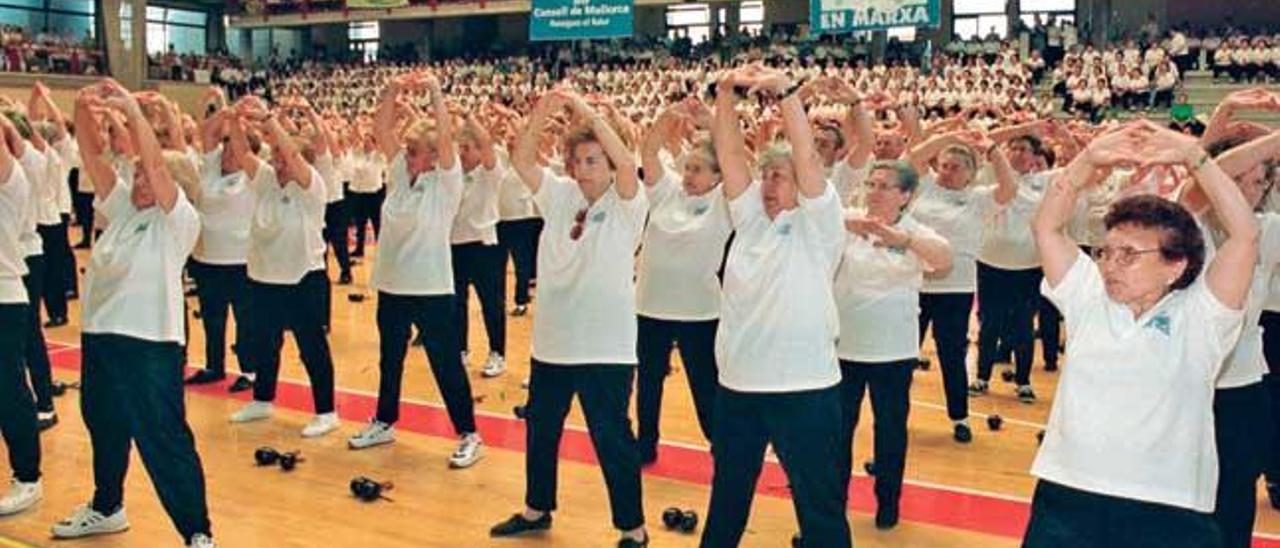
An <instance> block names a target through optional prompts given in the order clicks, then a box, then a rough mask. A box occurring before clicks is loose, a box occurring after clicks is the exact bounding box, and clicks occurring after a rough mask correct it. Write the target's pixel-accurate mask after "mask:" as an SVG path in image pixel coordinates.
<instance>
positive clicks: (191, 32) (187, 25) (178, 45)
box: [147, 6, 209, 55]
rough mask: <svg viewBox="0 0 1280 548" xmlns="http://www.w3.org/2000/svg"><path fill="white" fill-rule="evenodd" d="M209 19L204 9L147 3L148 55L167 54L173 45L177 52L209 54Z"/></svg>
mask: <svg viewBox="0 0 1280 548" xmlns="http://www.w3.org/2000/svg"><path fill="white" fill-rule="evenodd" d="M208 19H209V14H208V13H207V12H203V11H196V10H184V9H178V8H166V7H161V6H147V54H149V55H150V54H156V53H165V52H167V51H169V47H170V46H173V51H174V52H175V53H178V54H184V53H192V54H197V55H203V54H205V53H207V52H208V48H207V47H206V45H207V44H206V40H207V39H208V38H207V31H206V25H207V22H208Z"/></svg>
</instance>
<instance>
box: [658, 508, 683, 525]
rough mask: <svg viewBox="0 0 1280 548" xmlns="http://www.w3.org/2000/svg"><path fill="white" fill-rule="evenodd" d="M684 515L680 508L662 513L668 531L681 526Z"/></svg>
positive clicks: (668, 509)
mask: <svg viewBox="0 0 1280 548" xmlns="http://www.w3.org/2000/svg"><path fill="white" fill-rule="evenodd" d="M683 515H684V512H681V511H680V509H679V508H676V507H675V506H672V507H670V508H667V509H666V510H663V511H662V524H663V525H665V526H666V527H667V529H675V528H676V527H679V526H680V518H681V517H682V516H683Z"/></svg>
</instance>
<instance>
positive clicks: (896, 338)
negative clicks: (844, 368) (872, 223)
mask: <svg viewBox="0 0 1280 548" xmlns="http://www.w3.org/2000/svg"><path fill="white" fill-rule="evenodd" d="M846 216H847V217H852V218H861V217H865V216H866V212H865V211H862V210H850V211H849V212H848V213H847V214H846ZM896 226H897V228H899V229H901V230H906V231H909V232H911V233H912V234H913V235H914V236H915V237H921V238H924V237H933V238H936V237H938V235H937V233H935V232H934V231H933V229H931V228H929V227H927V226H924V225H922V224H920V223H919V222H917V221H916V220H915V219H913V218H912V217H911V214H909V213H904V214H903V215H902V217H901V218H900V219H898V223H897V225H896ZM847 240H848V241H847V243H846V244H845V246H844V253H843V256H842V259H841V261H840V269H839V270H837V271H836V281H835V296H836V307H837V308H838V309H839V311H840V338H839V339H838V340H837V341H836V354H837V355H838V356H839V357H840V359H841V360H848V361H857V362H869V363H879V362H891V361H898V360H906V359H911V358H918V357H920V335H919V332H920V321H919V317H920V287H921V286H922V285H924V273H925V272H926V271H927V270H928V267H927V266H926V265H925V264H924V262H922V261H921V260H920V258H919V257H917V256H916V254H915V253H912V252H910V251H908V250H906V249H903V248H895V247H887V246H884V245H883V244H880V243H879V239H878V238H875V237H874V236H873V237H870V238H869V237H866V236H859V235H857V234H853V233H849V235H848V237H847Z"/></svg>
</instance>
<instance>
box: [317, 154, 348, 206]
mask: <svg viewBox="0 0 1280 548" xmlns="http://www.w3.org/2000/svg"><path fill="white" fill-rule="evenodd" d="M315 168H316V172H317V173H319V174H320V176H321V177H324V203H325V204H326V205H327V204H332V203H334V202H337V201H338V200H341V199H342V177H341V173H340V172H339V171H338V161H337V159H335V158H334V157H333V154H331V153H328V152H326V153H324V154H318V155H316V164H315Z"/></svg>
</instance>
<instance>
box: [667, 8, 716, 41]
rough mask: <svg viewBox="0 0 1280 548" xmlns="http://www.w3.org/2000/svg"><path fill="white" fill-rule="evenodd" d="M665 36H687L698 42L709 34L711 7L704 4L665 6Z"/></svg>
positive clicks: (704, 39)
mask: <svg viewBox="0 0 1280 548" xmlns="http://www.w3.org/2000/svg"><path fill="white" fill-rule="evenodd" d="M667 36H669V37H670V38H671V39H673V40H674V39H676V38H688V39H689V41H690V42H693V43H694V44H698V43H701V42H704V41H706V39H707V38H709V37H710V36H711V8H709V7H707V5H706V4H702V3H698V4H676V5H674V6H668V7H667Z"/></svg>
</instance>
